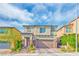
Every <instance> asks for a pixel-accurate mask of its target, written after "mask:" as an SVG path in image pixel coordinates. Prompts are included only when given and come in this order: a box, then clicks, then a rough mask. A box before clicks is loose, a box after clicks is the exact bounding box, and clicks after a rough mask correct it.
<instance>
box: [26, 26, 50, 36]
mask: <svg viewBox="0 0 79 59" xmlns="http://www.w3.org/2000/svg"><path fill="white" fill-rule="evenodd" d="M41 27H43V28H45V29H46V32H45V33H40V32H39V31H40V28H41ZM29 28H30V29H28V27H27V26H26V29H25V33H28V32H29V30H31V32H30V33H33V34H34V35H50V34H51V27H49V26H34V27H31V26H29Z"/></svg>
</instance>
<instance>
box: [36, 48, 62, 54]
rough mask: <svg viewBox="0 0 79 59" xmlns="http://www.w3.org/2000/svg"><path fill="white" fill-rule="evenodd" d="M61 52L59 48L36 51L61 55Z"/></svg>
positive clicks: (37, 50) (37, 51)
mask: <svg viewBox="0 0 79 59" xmlns="http://www.w3.org/2000/svg"><path fill="white" fill-rule="evenodd" d="M59 52H61V51H60V49H58V48H45V49H44V48H41V49H36V53H59Z"/></svg>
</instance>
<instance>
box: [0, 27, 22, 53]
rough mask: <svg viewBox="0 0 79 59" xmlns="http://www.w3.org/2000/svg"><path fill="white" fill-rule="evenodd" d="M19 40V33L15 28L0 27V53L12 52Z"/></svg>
mask: <svg viewBox="0 0 79 59" xmlns="http://www.w3.org/2000/svg"><path fill="white" fill-rule="evenodd" d="M21 39H22V37H21V33H20V31H19V30H17V29H16V28H15V27H0V53H2V52H5V53H8V52H11V51H13V49H16V46H17V44H16V43H17V42H20V41H21ZM18 46H19V44H18ZM20 46H21V45H20Z"/></svg>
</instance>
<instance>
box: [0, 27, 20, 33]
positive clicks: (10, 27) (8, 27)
mask: <svg viewBox="0 0 79 59" xmlns="http://www.w3.org/2000/svg"><path fill="white" fill-rule="evenodd" d="M0 28H15V27H5V26H4V27H2V26H1V27H0ZM15 29H16V28H15ZM16 30H17V31H19V30H18V29H16ZM19 32H20V31H19ZM20 33H21V32H20Z"/></svg>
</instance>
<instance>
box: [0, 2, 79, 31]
mask: <svg viewBox="0 0 79 59" xmlns="http://www.w3.org/2000/svg"><path fill="white" fill-rule="evenodd" d="M78 16H79V4H76V3H13V4H0V27H3V26H5V27H16V28H17V29H18V30H20V31H22V32H23V31H24V27H23V25H57V26H58V27H61V26H63V25H65V24H68V23H69V22H70V21H72V20H74V19H76V18H77V17H78Z"/></svg>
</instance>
